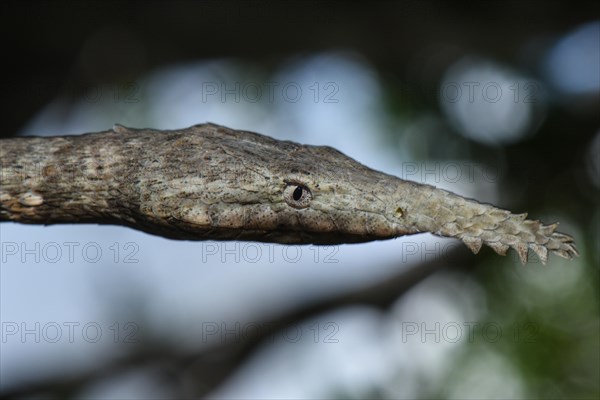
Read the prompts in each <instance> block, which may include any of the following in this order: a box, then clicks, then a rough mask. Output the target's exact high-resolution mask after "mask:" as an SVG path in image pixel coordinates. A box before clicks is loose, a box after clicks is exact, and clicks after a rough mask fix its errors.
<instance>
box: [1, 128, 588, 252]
mask: <svg viewBox="0 0 600 400" xmlns="http://www.w3.org/2000/svg"><path fill="white" fill-rule="evenodd" d="M0 143H1V146H0V167H1V171H0V172H1V173H0V183H1V185H0V220H1V221H15V222H20V223H32V224H55V223H101V224H119V225H125V226H130V227H132V228H135V229H139V230H143V231H145V232H148V233H152V234H157V235H161V236H164V237H168V238H174V239H189V240H249V241H261V242H272V243H287V244H310V243H312V244H341V243H356V242H367V241H372V240H382V239H390V238H394V237H398V236H402V235H410V234H416V233H420V232H431V233H433V234H435V235H439V236H446V237H455V238H458V239H460V240H462V241H463V242H464V243H465V244H466V245H467V246H468V247H469V248H470V249H471V250H472V251H473V252H474V253H477V252H478V251H479V250H480V248H481V247H482V245H483V244H486V245H488V246H490V247H491V248H492V249H494V250H495V251H496V252H497V253H498V254H501V255H504V254H506V252H507V250H508V249H509V248H513V249H515V250H516V251H517V253H518V254H519V257H520V259H521V260H522V262H523V263H525V262H526V261H527V256H528V250H529V249H531V250H533V251H534V252H535V253H536V254H537V255H538V256H539V258H540V259H541V261H542V262H544V263H545V262H546V260H547V258H548V253H549V252H552V253H554V254H557V255H559V256H561V257H564V258H567V259H569V258H572V257H573V256H575V255H577V250H576V248H575V246H574V243H573V238H572V237H570V236H568V235H565V234H562V233H559V232H556V227H557V224H556V223H554V224H550V225H544V224H542V223H541V222H540V221H536V220H529V219H527V215H526V214H512V213H511V212H509V211H506V210H502V209H499V208H496V207H494V206H492V205H488V204H482V203H479V202H477V201H475V200H471V199H466V198H463V197H461V196H458V195H456V194H453V193H450V192H448V191H445V190H441V189H437V188H435V187H433V186H429V185H424V184H419V183H415V182H411V181H406V180H402V179H399V178H397V177H394V176H391V175H388V174H385V173H382V172H379V171H375V170H373V169H370V168H368V167H366V166H364V165H362V164H360V163H358V162H357V161H355V160H353V159H352V158H350V157H348V156H346V155H344V154H342V153H341V152H339V151H337V150H335V149H333V148H331V147H323V146H309V145H301V144H298V143H294V142H290V141H278V140H275V139H272V138H270V137H267V136H263V135H260V134H257V133H253V132H247V131H239V130H234V129H229V128H226V127H223V126H219V125H215V124H201V125H195V126H192V127H190V128H187V129H181V130H171V131H164V130H160V131H159V130H152V129H132V128H126V127H124V126H121V125H115V127H113V129H111V130H108V131H104V132H96V133H88V134H84V135H78V136H59V137H23V138H11V139H3V140H2V141H1V142H0Z"/></svg>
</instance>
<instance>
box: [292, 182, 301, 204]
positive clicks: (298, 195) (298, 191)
mask: <svg viewBox="0 0 600 400" xmlns="http://www.w3.org/2000/svg"><path fill="white" fill-rule="evenodd" d="M293 197H294V200H296V201H298V200H300V198H301V197H302V188H301V187H300V186H296V189H295V190H294V194H293Z"/></svg>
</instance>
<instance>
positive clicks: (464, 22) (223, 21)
mask: <svg viewBox="0 0 600 400" xmlns="http://www.w3.org/2000/svg"><path fill="white" fill-rule="evenodd" d="M1 8H2V12H1V16H0V18H1V23H0V30H1V31H2V37H3V38H4V46H5V52H4V54H5V56H4V57H3V62H2V64H3V68H4V71H5V72H4V76H5V78H4V80H3V87H4V88H5V112H4V113H3V123H4V125H3V129H2V130H1V131H0V135H2V137H11V136H17V135H64V134H69V135H71V134H81V133H85V132H91V131H100V130H106V129H110V128H111V127H112V125H113V124H114V123H120V124H123V125H126V126H131V127H153V128H160V129H176V128H183V127H187V126H189V125H193V124H197V123H203V122H214V123H218V124H222V125H226V126H229V127H232V128H237V129H244V130H250V131H257V132H260V133H263V134H266V135H269V136H272V137H275V138H278V139H289V140H294V141H297V142H301V143H307V144H323V145H330V146H333V147H335V148H337V149H339V150H341V151H342V152H344V153H346V154H347V155H349V156H351V157H353V158H355V159H356V160H358V161H360V162H362V163H364V164H366V165H368V166H370V167H372V168H375V169H378V170H382V171H385V172H387V173H391V174H394V175H396V176H399V177H401V178H405V179H411V180H415V181H419V182H426V183H430V184H433V185H436V186H438V187H441V188H445V189H447V190H451V191H454V192H456V193H459V194H461V195H465V196H468V197H472V198H476V199H478V200H481V201H485V202H492V203H494V204H495V205H498V206H500V207H502V208H507V209H510V210H512V211H513V212H529V214H530V216H531V217H532V218H534V219H541V220H543V221H544V222H546V223H550V222H555V221H560V223H561V226H560V230H561V231H563V232H566V233H569V234H571V235H573V236H574V237H575V240H576V243H577V247H578V250H579V252H580V254H581V255H580V257H578V258H577V259H575V260H571V261H567V260H563V259H561V258H558V257H556V256H551V257H550V259H549V262H548V265H546V266H544V265H542V264H541V263H540V262H539V260H538V259H537V258H536V257H535V255H533V254H530V257H531V261H530V262H529V263H528V264H527V265H525V266H523V265H521V264H520V262H519V260H518V257H517V256H516V255H515V253H514V252H513V251H512V250H511V251H510V252H509V254H508V255H507V256H506V257H501V256H498V255H496V254H495V253H494V252H493V251H491V250H490V249H488V248H484V249H482V251H481V253H480V254H479V255H477V256H475V255H473V254H471V253H470V252H469V251H468V250H467V249H466V248H465V247H464V246H463V245H462V244H461V243H458V242H457V241H454V240H445V239H441V238H437V237H434V236H432V235H429V234H424V235H417V236H410V237H404V238H399V239H396V240H390V241H384V242H374V243H367V244H359V245H343V246H332V247H316V246H280V245H269V244H256V243H245V242H240V243H236V242H228V243H216V242H185V241H173V240H167V239H163V238H160V237H155V236H150V235H147V234H144V233H140V232H136V231H133V230H130V229H127V228H122V227H111V226H94V225H80V226H68V225H64V226H49V227H43V226H25V225H17V224H12V223H3V224H1V225H0V234H1V238H0V244H1V251H2V253H1V263H2V264H1V268H0V290H1V293H0V301H1V304H0V312H1V314H0V321H1V324H2V325H1V328H2V329H1V341H0V346H1V347H0V393H1V394H3V395H5V396H7V397H32V396H42V397H56V398H118V399H124V398H136V399H140V398H144V399H145V398H172V397H185V398H191V397H207V398H213V399H220V398H228V399H230V398H240V399H242V398H252V399H258V398H261V399H262V398H278V399H281V398H303V399H304V398H306V399H310V398H384V399H387V398H390V399H401V398H402V399H404V398H406V399H415V398H442V399H446V398H461V399H464V398H477V399H482V398H490V399H500V398H502V399H523V398H577V399H588V398H589V399H592V398H598V397H599V396H600V389H599V382H600V370H599V368H600V324H599V303H600V296H599V294H600V288H599V286H600V280H599V277H600V276H599V265H600V251H599V233H600V232H599V230H600V229H599V226H600V207H599V204H600V202H599V189H600V157H599V154H600V117H599V116H600V113H599V112H598V111H599V109H600V6H599V5H598V4H597V2H591V1H590V2H573V1H544V2H536V1H528V2H506V1H502V2H499V1H486V2H466V1H465V2H463V1H459V2H452V3H449V2H432V1H403V2H380V3H379V2H378V3H374V4H369V5H368V6H366V5H362V4H360V3H350V4H348V3H341V2H339V3H338V2H295V1H284V2H266V1H261V0H257V1H243V2H216V1H215V2H213V1H196V2H191V1H174V2H160V1H147V2H128V3H125V2H96V1H81V2H76V3H75V2H73V3H71V2H11V1H8V2H2V5H1Z"/></svg>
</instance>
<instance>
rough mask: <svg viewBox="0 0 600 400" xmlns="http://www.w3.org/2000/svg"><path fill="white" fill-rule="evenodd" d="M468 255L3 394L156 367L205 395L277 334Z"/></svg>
mask: <svg viewBox="0 0 600 400" xmlns="http://www.w3.org/2000/svg"><path fill="white" fill-rule="evenodd" d="M467 254H468V252H467V250H466V249H463V248H458V249H454V250H452V251H449V252H448V253H447V254H445V255H444V257H439V258H436V259H434V260H432V261H427V262H423V263H420V264H418V265H416V266H414V267H412V268H410V269H408V270H404V271H401V272H399V273H398V274H396V275H395V276H392V277H390V278H387V279H386V280H385V281H382V282H378V283H376V284H374V285H370V286H367V287H365V288H361V289H358V290H353V291H349V292H347V293H345V294H342V295H339V296H335V297H331V298H327V299H322V300H320V301H317V302H315V303H313V304H309V305H306V306H303V307H300V308H296V309H294V310H290V311H289V312H287V313H285V314H283V315H280V316H278V317H275V318H268V321H269V324H266V325H265V328H264V329H258V330H252V331H249V332H248V334H247V335H245V336H244V337H240V339H239V340H235V341H231V342H227V343H219V344H217V345H215V346H212V347H208V348H205V349H202V350H200V351H198V352H193V353H188V354H183V353H182V352H181V350H178V349H175V348H174V347H173V346H172V345H167V344H165V343H157V342H150V343H145V344H144V345H141V346H139V347H138V348H136V350H134V351H132V352H130V353H128V354H126V355H124V356H123V357H121V358H120V359H118V360H115V361H114V362H111V363H108V364H105V365H101V366H98V367H97V368H96V369H94V370H92V371H88V372H84V373H81V374H79V375H73V376H69V377H64V378H58V379H57V378H49V379H47V380H43V381H39V382H33V383H30V384H24V385H23V386H21V387H16V388H13V389H11V390H8V391H4V393H2V394H3V395H4V397H5V398H8V397H11V398H18V397H28V396H34V395H44V396H49V395H51V396H54V397H61V398H62V397H70V396H76V395H77V394H78V393H79V392H80V391H81V390H83V389H85V388H86V387H87V386H89V385H90V384H93V383H98V382H100V381H102V380H105V379H110V378H112V377H115V376H119V375H120V374H123V373H126V372H128V371H131V370H134V369H152V370H153V373H158V374H161V376H160V377H161V381H163V382H165V381H166V382H167V383H172V385H171V387H173V388H174V390H178V391H179V393H174V394H173V395H176V396H183V397H190V396H204V395H206V394H208V393H210V392H211V391H213V390H215V389H216V388H217V387H218V386H219V385H221V384H222V383H223V382H225V381H226V380H227V379H228V378H229V377H230V376H231V375H232V374H233V373H234V372H235V370H236V369H237V368H238V367H239V366H240V365H242V364H243V363H244V362H245V361H246V360H247V359H248V358H250V356H251V355H252V354H253V353H254V352H255V351H256V350H257V349H258V348H259V347H260V346H261V344H262V343H263V342H264V341H265V340H266V339H268V338H269V337H272V336H273V335H274V334H276V333H277V332H279V331H281V330H283V329H285V328H287V327H290V326H292V325H295V324H298V323H300V322H301V321H303V320H306V319H310V318H314V317H316V316H318V315H319V314H322V313H326V312H329V311H331V310H334V309H336V308H340V307H345V306H350V305H357V304H362V305H369V306H372V307H376V308H379V309H387V308H388V307H390V306H391V305H392V304H393V303H394V302H395V301H397V300H398V298H399V297H401V296H402V295H404V294H405V293H406V292H408V291H409V290H410V289H411V288H413V287H414V286H416V285H417V284H419V283H420V282H422V281H423V280H424V279H426V278H427V277H429V276H431V275H432V274H434V273H435V272H437V271H439V270H441V269H442V268H448V267H451V268H453V269H464V268H468V267H469V266H470V264H469V263H468V262H467V257H468V256H467ZM265 320H267V318H265ZM169 381H170V382H169ZM183 383H185V384H183ZM184 387H185V390H184V389H183V388H184Z"/></svg>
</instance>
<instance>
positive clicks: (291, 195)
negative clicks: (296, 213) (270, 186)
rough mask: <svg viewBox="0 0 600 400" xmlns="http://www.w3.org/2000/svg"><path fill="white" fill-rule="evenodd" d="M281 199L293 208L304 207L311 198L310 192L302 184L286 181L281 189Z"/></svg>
mask: <svg viewBox="0 0 600 400" xmlns="http://www.w3.org/2000/svg"><path fill="white" fill-rule="evenodd" d="M283 199H284V200H285V202H286V203H288V205H290V206H292V207H294V208H306V207H308V204H309V203H310V201H311V200H312V193H311V192H310V190H309V189H308V188H307V187H306V186H304V185H300V184H298V183H288V184H287V185H286V186H285V188H284V189H283Z"/></svg>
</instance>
